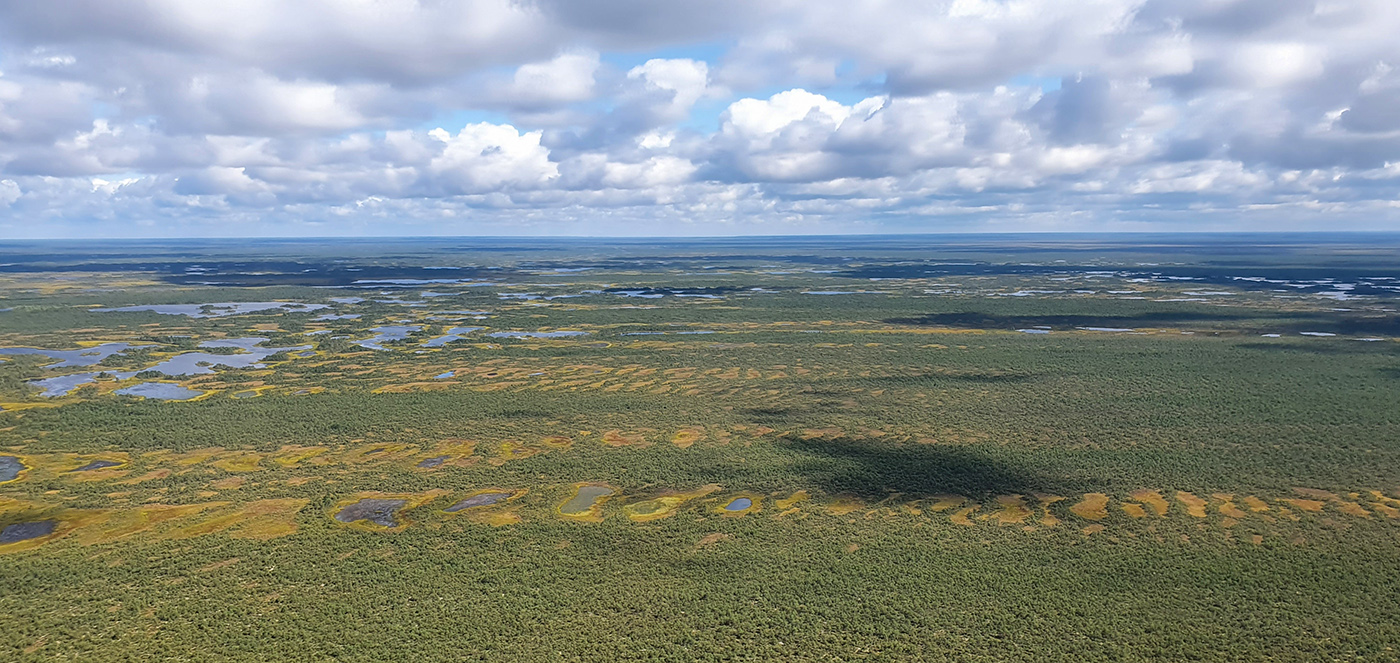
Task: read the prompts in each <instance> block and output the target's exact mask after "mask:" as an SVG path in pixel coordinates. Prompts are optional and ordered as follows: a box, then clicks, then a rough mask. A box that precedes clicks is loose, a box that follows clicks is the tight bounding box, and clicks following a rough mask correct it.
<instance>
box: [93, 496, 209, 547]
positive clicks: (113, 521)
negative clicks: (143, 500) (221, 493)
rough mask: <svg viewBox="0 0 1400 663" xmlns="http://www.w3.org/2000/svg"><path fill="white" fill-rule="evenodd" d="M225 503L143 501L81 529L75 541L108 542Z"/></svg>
mask: <svg viewBox="0 0 1400 663" xmlns="http://www.w3.org/2000/svg"><path fill="white" fill-rule="evenodd" d="M225 504H227V502H211V503H204V504H180V505H170V504H146V505H143V506H141V507H140V508H137V509H132V510H130V511H117V512H114V513H112V514H111V516H110V517H109V518H107V519H106V520H105V521H104V522H103V523H102V525H101V526H100V527H98V526H93V527H88V528H84V529H83V531H82V532H80V533H79V534H78V535H77V540H78V542H79V543H81V544H83V545H92V544H97V543H108V542H111V541H116V540H117V539H122V538H126V537H128V536H131V535H133V534H136V533H139V532H146V531H149V530H152V529H155V528H156V527H158V526H160V525H162V524H164V523H169V522H174V521H177V520H181V519H183V518H189V517H191V516H194V515H196V514H198V513H199V512H201V511H204V510H205V509H208V508H211V507H219V506H223V505H225Z"/></svg>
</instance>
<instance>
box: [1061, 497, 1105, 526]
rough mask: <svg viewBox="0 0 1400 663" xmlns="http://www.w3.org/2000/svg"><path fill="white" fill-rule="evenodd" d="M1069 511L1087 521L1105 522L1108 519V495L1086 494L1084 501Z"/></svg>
mask: <svg viewBox="0 0 1400 663" xmlns="http://www.w3.org/2000/svg"><path fill="white" fill-rule="evenodd" d="M1069 511H1070V513H1073V514H1074V515H1076V516H1079V517H1080V518H1083V519H1085V520H1103V519H1104V518H1107V517H1108V495H1105V494H1103V493H1085V494H1084V499H1082V500H1080V501H1079V503H1078V504H1075V505H1074V506H1072V507H1070V508H1069Z"/></svg>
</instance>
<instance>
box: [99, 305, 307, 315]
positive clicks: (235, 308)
mask: <svg viewBox="0 0 1400 663" xmlns="http://www.w3.org/2000/svg"><path fill="white" fill-rule="evenodd" d="M323 308H330V307H328V306H326V305H325V304H302V303H300V302H223V303H219V304H148V305H142V306H122V307H119V308H95V309H90V310H91V311H92V312H93V313H142V312H150V313H160V314H162V315H184V316H189V317H191V318H220V317H223V316H226V315H243V314H245V313H261V312H263V311H271V310H273V309H278V310H279V311H285V312H288V313H307V312H310V311H319V310H321V309H323Z"/></svg>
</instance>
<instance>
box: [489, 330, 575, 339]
mask: <svg viewBox="0 0 1400 663" xmlns="http://www.w3.org/2000/svg"><path fill="white" fill-rule="evenodd" d="M587 334H588V332H586V331H550V332H518V331H508V332H492V333H490V334H487V336H490V337H491V338H568V337H570V336H585V335H587Z"/></svg>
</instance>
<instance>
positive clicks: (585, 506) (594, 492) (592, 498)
mask: <svg viewBox="0 0 1400 663" xmlns="http://www.w3.org/2000/svg"><path fill="white" fill-rule="evenodd" d="M612 494H613V489H611V488H608V487H607V486H581V487H579V489H578V492H577V493H575V494H574V496H573V497H572V498H570V499H569V501H567V502H565V503H564V505H563V506H561V507H559V513H562V514H564V515H577V514H580V513H587V512H588V510H589V509H591V508H593V503H594V502H596V501H598V499H599V498H602V497H608V496H609V495H612Z"/></svg>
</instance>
